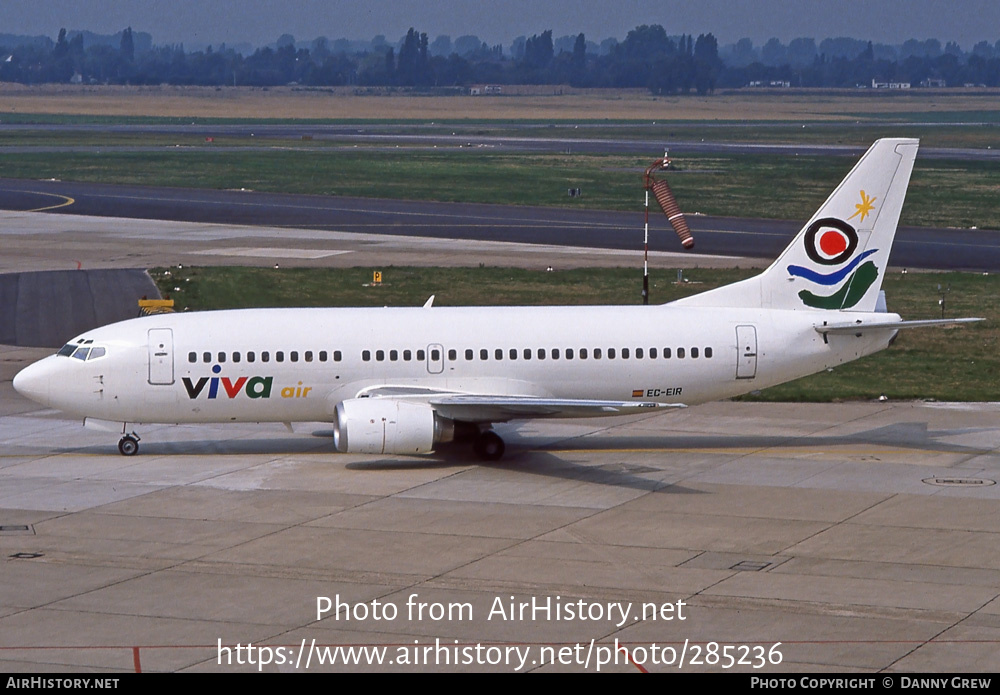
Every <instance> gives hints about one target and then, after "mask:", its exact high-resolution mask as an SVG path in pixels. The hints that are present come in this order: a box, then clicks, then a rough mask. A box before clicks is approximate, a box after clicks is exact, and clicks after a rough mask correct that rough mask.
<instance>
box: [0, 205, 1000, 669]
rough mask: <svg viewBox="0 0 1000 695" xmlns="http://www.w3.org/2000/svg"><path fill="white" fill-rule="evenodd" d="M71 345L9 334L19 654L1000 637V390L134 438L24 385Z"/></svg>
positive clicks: (241, 256) (587, 655) (343, 655)
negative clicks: (353, 445)
mask: <svg viewBox="0 0 1000 695" xmlns="http://www.w3.org/2000/svg"><path fill="white" fill-rule="evenodd" d="M68 207H71V206H67V208H68ZM487 207H488V206H487ZM209 209H211V206H209ZM220 214H221V213H220ZM0 229H2V230H3V231H2V233H3V239H4V250H5V252H4V254H3V255H2V257H0V269H3V270H5V271H9V272H23V271H27V270H41V269H49V268H54V267H67V265H68V264H69V263H74V264H75V261H79V262H81V263H82V264H83V265H84V266H85V267H94V268H97V267H102V268H107V267H130V268H131V267H147V266H150V265H156V264H165V263H168V262H177V260H178V259H180V260H181V261H182V262H184V263H187V262H191V259H201V260H202V262H203V263H229V262H234V261H235V262H244V263H253V264H268V265H270V264H271V263H274V262H275V260H276V259H277V260H279V261H280V262H285V260H286V259H287V260H288V262H290V263H301V264H326V265H336V264H350V265H367V264H373V263H375V262H383V261H387V260H391V261H392V262H401V261H407V262H417V263H420V264H434V263H461V264H467V265H474V264H476V263H478V262H482V261H481V259H484V258H485V259H491V260H493V261H496V262H498V263H499V262H505V263H510V264H512V265H528V266H535V265H536V264H546V263H555V264H556V265H560V264H562V263H566V264H573V263H576V264H580V265H583V264H590V263H599V264H621V262H622V261H621V253H623V252H619V251H614V250H606V249H601V248H583V247H572V246H567V245H561V244H552V245H537V244H515V243H510V242H503V241H470V242H467V243H466V244H463V246H462V248H461V250H457V249H456V247H455V245H454V243H453V242H451V241H449V240H444V239H438V238H429V237H428V236H408V235H385V234H374V233H362V234H359V233H356V232H354V231H345V230H338V231H328V230H325V229H317V228H305V229H299V228H285V227H245V226H238V225H235V224H232V223H223V222H220V223H216V224H205V223H202V222H178V221H152V220H136V219H128V218H123V217H119V218H104V217H97V216H81V215H70V214H56V213H54V212H34V213H31V212H3V213H0ZM277 253H286V254H292V255H290V256H276V255H275V254H277ZM661 254H662V255H659V256H657V257H656V259H657V262H662V263H674V262H675V261H677V262H688V263H692V262H706V259H707V260H708V261H711V260H715V261H716V262H719V263H724V264H726V265H731V264H733V263H737V262H746V261H740V260H739V259H727V258H715V257H711V256H699V257H695V258H694V259H692V258H691V257H690V256H683V255H682V254H676V255H667V254H666V253H664V252H661ZM680 259H686V260H680ZM626 264H627V263H626ZM50 352H51V351H50V350H39V349H29V348H15V347H0V558H2V560H0V578H2V581H0V670H3V671H4V672H7V673H16V672H25V671H30V672H51V673H58V672H67V671H73V672H78V671H85V672H94V673H95V674H100V673H102V672H103V673H105V674H110V675H114V673H116V672H126V671H136V670H141V671H144V672H151V671H190V672H245V671H257V670H262V671H266V672H275V671H282V672H290V671H313V672H373V673H374V672H378V673H382V672H395V671H404V672H428V671H430V672H455V671H476V672H482V671H490V672H513V671H540V672H594V671H597V670H601V671H608V672H623V673H625V672H636V671H640V670H645V671H649V672H654V673H667V672H681V673H683V672H687V671H696V672H708V671H711V672H740V673H745V674H779V673H822V672H845V671H852V672H859V673H861V674H874V673H879V674H881V676H882V677H890V678H896V679H897V680H898V677H899V674H904V673H906V674H909V673H916V672H930V673H982V674H986V673H990V672H992V671H994V670H995V669H996V654H997V648H998V646H1000V561H998V558H997V555H996V553H995V548H996V547H997V543H998V540H1000V514H998V511H1000V486H997V485H996V482H997V480H998V479H1000V417H998V416H1000V405H998V404H996V403H986V404H947V403H921V402H903V403H892V402H888V403H846V404H798V403H796V404H759V403H730V402H725V403H715V404H708V405H704V406H698V407H694V408H688V409H685V410H684V411H682V412H679V413H672V414H655V415H648V416H634V417H629V418H623V419H602V420H593V421H573V422H555V421H551V422H529V423H522V424H512V425H507V426H503V427H502V430H501V432H502V434H503V436H504V438H505V440H506V441H507V445H508V451H507V456H506V458H505V459H504V461H503V464H502V465H501V464H498V465H481V464H479V463H477V462H473V461H471V460H470V458H469V456H468V452H466V451H465V450H464V448H461V447H453V448H449V449H446V450H443V451H441V452H439V453H438V454H436V455H434V456H431V457H427V458H409V459H406V458H386V457H378V456H361V455H343V454H338V453H335V452H334V449H333V444H332V438H331V436H330V435H331V427H330V425H329V424H328V423H303V424H296V425H295V426H294V432H291V433H290V432H288V431H287V430H286V429H285V428H284V427H282V426H280V425H277V426H275V425H234V424H230V425H203V426H148V427H140V428H139V430H138V431H139V434H140V435H141V436H142V438H143V440H142V445H141V446H142V453H141V454H140V455H139V456H137V457H134V458H126V457H122V456H120V455H118V453H117V450H116V446H115V444H116V442H117V436H116V435H114V434H111V433H107V432H99V431H93V430H89V429H84V428H83V427H82V426H81V424H80V423H79V422H78V421H76V420H73V419H68V418H66V417H65V416H63V415H61V414H59V413H56V412H53V411H49V410H44V409H40V408H39V407H38V406H36V405H34V404H33V403H31V402H29V401H27V400H25V399H23V398H21V397H20V396H18V395H17V394H16V393H14V392H13V390H12V388H11V384H10V382H11V379H12V377H13V375H14V374H15V373H16V371H17V370H18V369H20V368H21V367H22V366H24V365H26V364H28V363H30V362H31V361H33V360H36V359H39V358H40V357H42V356H44V355H45V354H48V353H50ZM324 599H329V602H330V605H333V606H336V605H337V602H339V603H340V608H339V610H334V609H331V610H327V611H326V612H324V611H323V610H322V609H323V608H324V607H325V606H326V605H327V603H325V602H324ZM682 617H683V619H682ZM250 646H252V647H253V648H254V651H252V652H251V651H250V650H249V647H250ZM262 648H263V649H262ZM362 649H363V651H362ZM352 650H353V651H352ZM380 660H381V663H379V661H380ZM262 661H267V663H264V664H262V663H261V662H262ZM321 661H322V662H323V663H320V662H321Z"/></svg>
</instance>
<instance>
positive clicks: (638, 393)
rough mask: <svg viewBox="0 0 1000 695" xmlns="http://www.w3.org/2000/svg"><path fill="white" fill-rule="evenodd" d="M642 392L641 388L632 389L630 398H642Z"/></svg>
mask: <svg viewBox="0 0 1000 695" xmlns="http://www.w3.org/2000/svg"><path fill="white" fill-rule="evenodd" d="M643 393H644V392H643V390H642V389H633V390H632V398H642V394H643Z"/></svg>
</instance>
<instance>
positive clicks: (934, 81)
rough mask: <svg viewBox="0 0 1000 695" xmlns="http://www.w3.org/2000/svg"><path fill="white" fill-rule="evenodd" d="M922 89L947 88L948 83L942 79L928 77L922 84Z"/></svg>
mask: <svg viewBox="0 0 1000 695" xmlns="http://www.w3.org/2000/svg"><path fill="white" fill-rule="evenodd" d="M920 86H921V87H947V86H948V83H947V82H945V81H944V80H943V79H941V78H940V77H928V78H927V79H926V80H924V81H923V82H921V83H920Z"/></svg>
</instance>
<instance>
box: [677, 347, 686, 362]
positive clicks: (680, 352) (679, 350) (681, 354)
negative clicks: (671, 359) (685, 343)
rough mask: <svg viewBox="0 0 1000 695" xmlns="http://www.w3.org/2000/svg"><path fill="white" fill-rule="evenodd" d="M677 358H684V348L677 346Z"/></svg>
mask: <svg viewBox="0 0 1000 695" xmlns="http://www.w3.org/2000/svg"><path fill="white" fill-rule="evenodd" d="M677 359H679V360H682V359H684V348H677Z"/></svg>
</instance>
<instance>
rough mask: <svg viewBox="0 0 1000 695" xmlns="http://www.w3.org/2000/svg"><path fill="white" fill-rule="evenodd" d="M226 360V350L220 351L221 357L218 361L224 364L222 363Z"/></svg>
mask: <svg viewBox="0 0 1000 695" xmlns="http://www.w3.org/2000/svg"><path fill="white" fill-rule="evenodd" d="M225 361H226V353H224V352H220V353H219V358H218V362H219V364H222V363H223V362H225Z"/></svg>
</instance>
